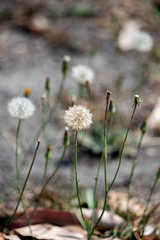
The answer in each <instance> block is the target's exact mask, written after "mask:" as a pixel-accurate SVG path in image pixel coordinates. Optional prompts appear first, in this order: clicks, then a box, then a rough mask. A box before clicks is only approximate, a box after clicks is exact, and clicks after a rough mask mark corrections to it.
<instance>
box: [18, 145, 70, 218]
mask: <svg viewBox="0 0 160 240" xmlns="http://www.w3.org/2000/svg"><path fill="white" fill-rule="evenodd" d="M66 150H67V147H64V149H63V153H62V156H61V159H60V161H59V163H58V165H57V167H56V169H55V170H54V172H53V173H52V174H51V176H50V177H49V178H48V179H47V180H46V182H45V183H44V185H43V187H42V189H41V191H40V193H39V194H38V195H37V196H36V197H35V198H34V199H33V200H32V201H31V203H30V204H29V205H28V206H27V210H28V209H29V208H30V207H31V206H32V204H33V203H34V202H37V201H38V200H39V198H40V197H41V195H42V193H43V192H44V190H45V188H46V186H47V185H48V184H49V182H50V181H51V180H52V178H53V177H54V176H55V174H56V173H57V171H58V169H59V168H60V166H61V164H62V162H63V159H64V156H65V153H66ZM23 214H24V212H23V213H20V214H19V215H18V216H17V217H16V218H15V220H16V219H18V218H19V217H21V216H22V215H23Z"/></svg>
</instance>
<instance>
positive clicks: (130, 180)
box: [127, 132, 144, 239]
mask: <svg viewBox="0 0 160 240" xmlns="http://www.w3.org/2000/svg"><path fill="white" fill-rule="evenodd" d="M143 137H144V133H143V132H142V133H141V136H140V139H139V143H138V146H137V153H136V156H135V158H134V160H133V164H132V169H131V173H130V177H129V184H128V198H127V225H128V230H129V237H130V239H131V237H132V231H131V223H130V211H129V199H130V194H131V184H132V180H133V175H134V171H135V167H136V164H137V158H138V155H139V151H140V148H141V145H142V140H143Z"/></svg>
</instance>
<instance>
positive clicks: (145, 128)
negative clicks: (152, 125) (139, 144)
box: [141, 119, 147, 134]
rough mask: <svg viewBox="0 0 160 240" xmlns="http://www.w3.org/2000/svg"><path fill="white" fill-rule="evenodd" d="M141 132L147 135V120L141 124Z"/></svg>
mask: <svg viewBox="0 0 160 240" xmlns="http://www.w3.org/2000/svg"><path fill="white" fill-rule="evenodd" d="M141 132H142V134H145V133H146V132H147V120H146V119H145V120H144V121H143V122H142V124H141Z"/></svg>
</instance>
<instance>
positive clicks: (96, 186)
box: [90, 151, 104, 231]
mask: <svg viewBox="0 0 160 240" xmlns="http://www.w3.org/2000/svg"><path fill="white" fill-rule="evenodd" d="M103 157H104V151H102V155H101V159H100V161H99V164H98V169H97V176H96V182H95V186H94V205H93V208H92V219H91V224H90V231H91V230H92V227H93V222H94V216H95V207H96V198H97V188H98V180H99V172H100V167H101V164H102V161H103Z"/></svg>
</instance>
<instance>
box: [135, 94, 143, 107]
mask: <svg viewBox="0 0 160 240" xmlns="http://www.w3.org/2000/svg"><path fill="white" fill-rule="evenodd" d="M140 102H141V100H140V97H139V95H138V94H136V95H135V96H134V103H133V106H134V107H136V106H137V105H138V106H139V105H140Z"/></svg>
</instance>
